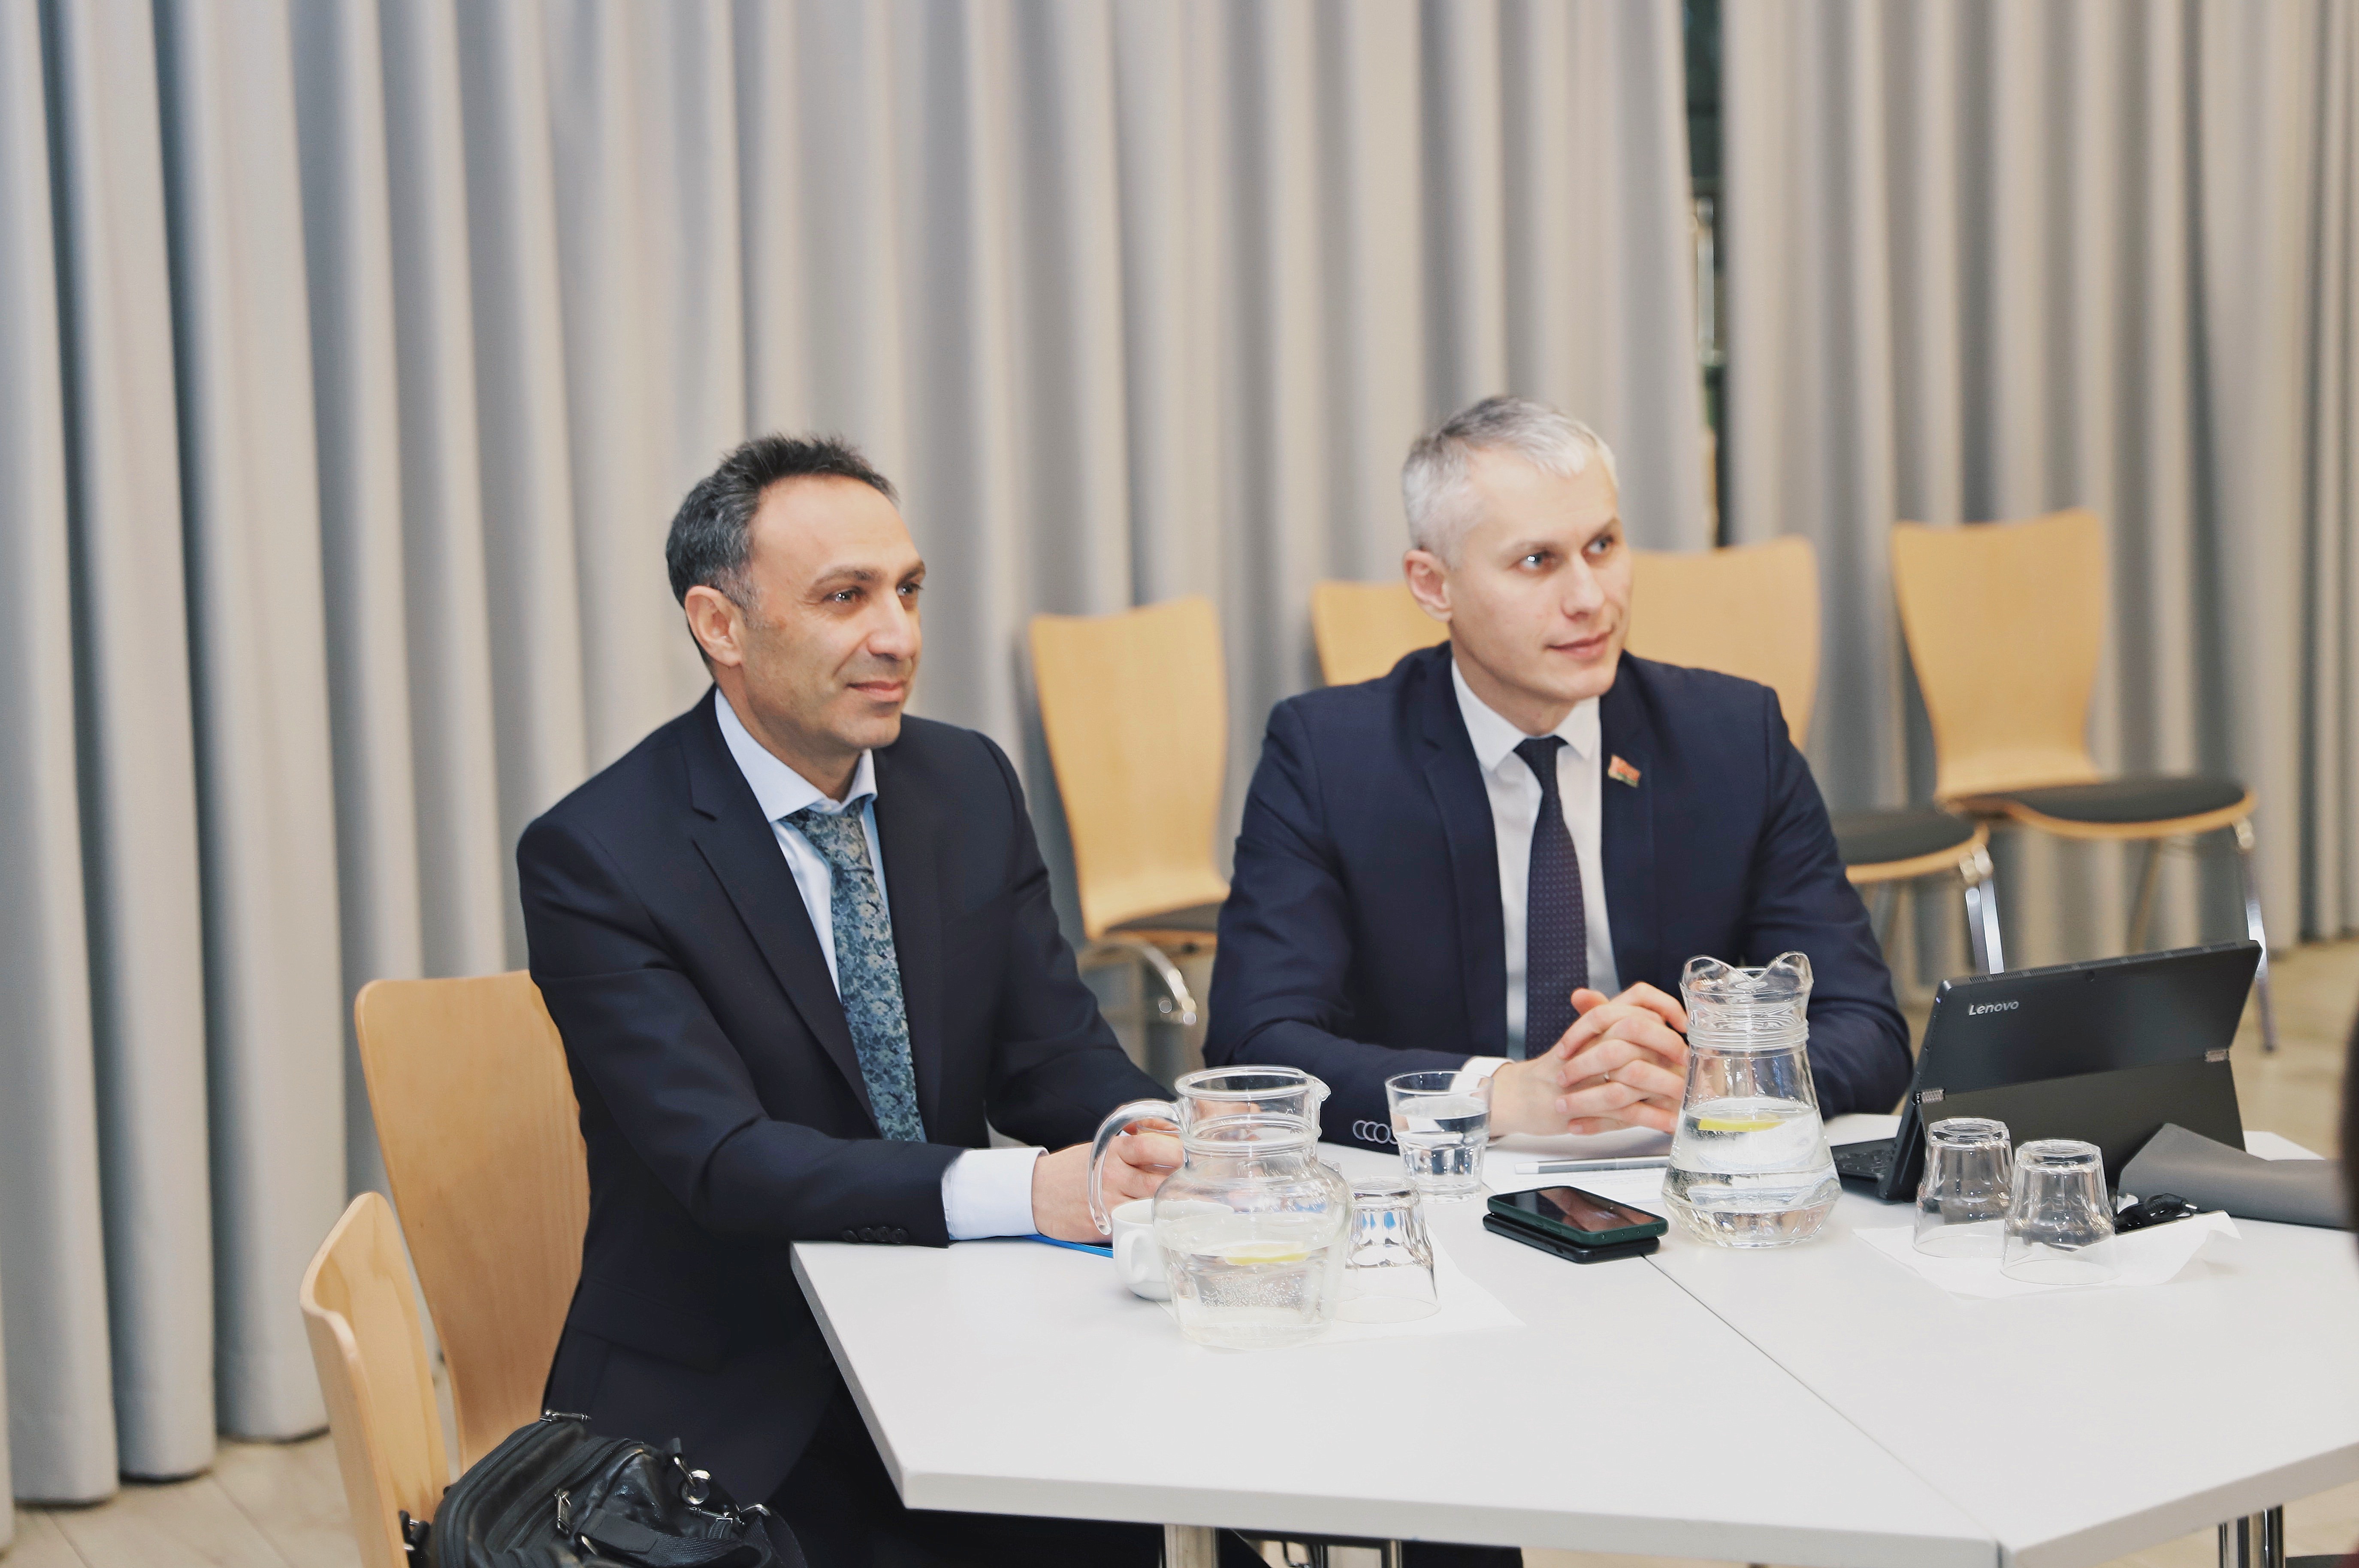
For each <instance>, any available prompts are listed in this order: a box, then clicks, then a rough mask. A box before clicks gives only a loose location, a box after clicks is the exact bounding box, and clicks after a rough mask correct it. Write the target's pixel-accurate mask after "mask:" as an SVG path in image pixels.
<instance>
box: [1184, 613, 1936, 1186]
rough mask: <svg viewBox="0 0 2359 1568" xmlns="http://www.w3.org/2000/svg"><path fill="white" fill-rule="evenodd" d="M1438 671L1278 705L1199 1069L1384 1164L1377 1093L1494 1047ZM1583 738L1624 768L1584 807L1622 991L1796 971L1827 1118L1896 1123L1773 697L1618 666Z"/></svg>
mask: <svg viewBox="0 0 2359 1568" xmlns="http://www.w3.org/2000/svg"><path fill="white" fill-rule="evenodd" d="M1450 658H1451V653H1450V645H1449V644H1448V643H1442V644H1441V645H1440V646H1438V647H1434V648H1428V649H1424V650H1421V651H1419V652H1418V653H1415V654H1410V655H1408V657H1407V658H1405V659H1403V660H1402V661H1401V662H1400V663H1399V664H1398V665H1395V666H1394V667H1393V671H1392V673H1391V674H1390V675H1387V676H1385V677H1383V678H1382V679H1380V680H1373V681H1368V682H1366V683H1364V684H1362V685H1359V686H1346V687H1328V688H1326V689H1324V690H1321V691H1311V692H1306V693H1304V694H1303V695H1301V696H1300V697H1290V698H1288V700H1286V701H1284V702H1281V703H1279V704H1278V705H1277V708H1275V709H1273V710H1272V711H1271V713H1270V716H1269V731H1268V734H1267V736H1266V739H1265V740H1264V741H1263V742H1262V754H1261V764H1260V766H1259V767H1258V768H1257V769H1256V771H1255V773H1254V781H1253V789H1252V792H1251V793H1250V794H1249V795H1247V796H1246V799H1245V823H1244V827H1243V829H1242V830H1241V831H1240V832H1239V833H1238V835H1237V850H1236V871H1235V876H1234V880H1233V881H1232V883H1231V887H1230V892H1229V899H1228V903H1226V904H1225V905H1223V908H1222V910H1221V935H1220V946H1219V950H1218V951H1219V957H1217V959H1216V960H1215V961H1214V966H1213V969H1212V1005H1211V1013H1212V1018H1211V1025H1210V1029H1209V1032H1208V1035H1207V1038H1206V1041H1205V1046H1204V1056H1205V1059H1206V1060H1207V1061H1208V1062H1211V1063H1212V1064H1213V1065H1229V1064H1235V1063H1247V1062H1253V1063H1263V1062H1266V1063H1276V1064H1280V1065H1289V1066H1297V1067H1301V1068H1303V1069H1305V1070H1307V1071H1309V1072H1310V1073H1314V1074H1316V1075H1317V1076H1319V1077H1321V1078H1322V1079H1324V1080H1325V1081H1326V1083H1327V1085H1328V1087H1329V1088H1330V1089H1331V1090H1332V1098H1330V1099H1329V1100H1328V1102H1327V1105H1326V1108H1325V1112H1324V1121H1325V1131H1326V1135H1327V1136H1328V1137H1329V1138H1331V1139H1333V1140H1335V1141H1350V1142H1359V1143H1362V1144H1377V1145H1381V1143H1382V1141H1383V1129H1384V1128H1385V1127H1386V1125H1387V1124H1388V1122H1389V1117H1388V1116H1387V1114H1386V1106H1385V1091H1384V1081H1385V1079H1386V1077H1388V1076H1391V1075H1393V1074H1396V1073H1408V1072H1417V1071H1421V1070H1427V1069H1440V1068H1455V1067H1458V1066H1461V1065H1463V1064H1464V1062H1465V1061H1466V1059H1467V1058H1468V1057H1469V1056H1502V1055H1505V1054H1506V1051H1507V998H1506V936H1505V935H1504V933H1503V930H1502V926H1501V924H1500V915H1499V858H1498V849H1497V840H1496V838H1495V835H1494V834H1493V831H1492V827H1491V805H1490V799H1489V796H1488V795H1486V794H1485V793H1484V787H1483V777H1482V773H1481V772H1480V771H1479V765H1478V764H1477V763H1476V762H1475V760H1474V748H1473V742H1472V741H1469V740H1468V739H1467V736H1466V723H1465V720H1464V719H1462V717H1461V716H1460V714H1459V711H1458V698H1457V694H1456V692H1455V691H1454V689H1453V688H1452V687H1451V679H1450ZM1599 719H1600V723H1601V728H1602V730H1603V744H1602V745H1601V746H1599V748H1598V752H1599V758H1598V765H1599V766H1600V767H1601V768H1603V767H1605V766H1606V765H1607V762H1608V759H1610V758H1614V757H1619V758H1621V759H1623V760H1624V761H1625V762H1628V763H1629V765H1630V766H1631V767H1633V768H1636V770H1637V771H1638V782H1637V784H1636V786H1635V787H1634V786H1632V785H1628V784H1622V783H1619V782H1616V781H1614V780H1613V779H1612V778H1611V776H1610V775H1609V776H1608V777H1607V778H1606V779H1604V780H1602V781H1601V783H1600V786H1599V787H1600V791H1601V797H1600V798H1601V800H1602V803H1603V810H1602V816H1603V823H1602V827H1603V833H1602V835H1601V838H1602V848H1603V855H1604V860H1605V866H1604V881H1605V907H1606V912H1607V916H1608V920H1609V922H1610V924H1611V926H1612V929H1613V936H1614V969H1615V971H1616V973H1617V974H1618V976H1619V977H1620V979H1621V981H1622V983H1623V984H1624V985H1625V986H1629V985H1635V984H1636V983H1637V982H1639V981H1641V980H1646V981H1650V982H1652V983H1653V984H1654V985H1656V986H1658V987H1660V988H1661V989H1663V990H1665V991H1667V992H1669V993H1670V994H1671V995H1673V996H1677V995H1678V994H1679V979H1680V969H1681V968H1683V967H1684V966H1685V965H1686V963H1687V961H1688V960H1689V959H1690V958H1691V957H1697V956H1698V955H1709V956H1711V957H1717V958H1723V959H1726V960H1727V961H1729V962H1731V963H1739V962H1745V963H1755V964H1759V963H1766V962H1767V961H1768V960H1769V959H1771V958H1774V957H1777V955H1778V954H1780V953H1782V952H1786V951H1788V950H1789V949H1799V951H1801V952H1803V953H1805V954H1807V955H1809V957H1810V968H1811V970H1812V973H1813V974H1814V976H1815V977H1816V983H1815V985H1814V986H1813V988H1812V989H1811V992H1810V1069H1811V1076H1812V1078H1813V1079H1814V1081H1815V1082H1816V1084H1817V1087H1818V1093H1819V1100H1820V1104H1821V1108H1823V1109H1824V1110H1825V1111H1826V1112H1827V1114H1829V1115H1836V1114H1839V1113H1841V1112H1843V1111H1851V1110H1867V1111H1882V1110H1887V1109H1889V1108H1891V1106H1892V1104H1893V1102H1894V1101H1895V1100H1897V1098H1899V1096H1900V1094H1901V1092H1902V1090H1903V1089H1904V1088H1906V1087H1907V1086H1908V1074H1909V1060H1908V1026H1907V1024H1906V1023H1905V1022H1903V1021H1902V1019H1901V1016H1900V1010H1899V1008H1898V1007H1897V1006H1896V1005H1895V1004H1894V1001H1893V997H1892V978H1891V976H1890V974H1889V973H1887V972H1886V969H1885V967H1884V958H1883V956H1882V954H1881V953H1880V952H1879V951H1878V949H1877V946H1876V943H1875V933H1874V931H1873V930H1872V929H1871V928H1870V925H1869V923H1868V918H1867V910H1866V908H1865V906H1864V905H1863V904H1862V903H1861V902H1860V899H1859V894H1858V893H1857V892H1854V890H1853V888H1852V885H1851V883H1850V882H1849V881H1847V880H1846V879H1845V878H1844V875H1843V859H1842V857H1841V856H1840V855H1839V854H1838V853H1837V852H1836V849H1835V840H1834V833H1833V830H1832V828H1831V827H1829V825H1828V822H1827V812H1826V807H1825V806H1824V805H1823V804H1822V803H1821V800H1820V799H1819V791H1818V786H1817V785H1816V784H1814V783H1812V782H1811V779H1810V764H1809V763H1808V762H1804V761H1803V760H1802V755H1801V753H1800V752H1797V751H1796V750H1795V749H1794V745H1793V742H1792V741H1790V740H1789V739H1788V736H1787V732H1786V720H1785V718H1784V716H1783V714H1782V713H1780V712H1779V710H1778V707H1777V694H1776V693H1775V692H1772V691H1771V690H1770V689H1769V688H1768V687H1763V686H1757V685H1756V684H1755V683H1753V682H1751V681H1747V680H1739V679H1738V678H1736V677H1735V676H1724V675H1716V674H1713V673H1712V672H1710V671H1707V670H1691V669H1682V668H1680V667H1679V666H1677V665H1659V664H1656V663H1653V662H1652V661H1650V660H1647V659H1637V658H1632V657H1630V656H1629V655H1627V654H1625V655H1623V658H1622V662H1621V668H1620V670H1619V672H1618V673H1617V674H1616V676H1615V677H1614V685H1613V687H1612V688H1611V689H1610V690H1608V691H1607V692H1606V694H1605V696H1604V697H1603V699H1602V700H1601V702H1600V704H1599ZM1355 1133H1356V1134H1357V1136H1355ZM1372 1133H1373V1134H1375V1136H1370V1134H1372Z"/></svg>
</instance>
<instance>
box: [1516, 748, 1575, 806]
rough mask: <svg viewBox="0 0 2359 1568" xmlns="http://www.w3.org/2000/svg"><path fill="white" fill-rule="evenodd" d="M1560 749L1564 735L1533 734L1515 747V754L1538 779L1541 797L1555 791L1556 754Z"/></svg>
mask: <svg viewBox="0 0 2359 1568" xmlns="http://www.w3.org/2000/svg"><path fill="white" fill-rule="evenodd" d="M1562 750H1564V737H1563V736H1561V735H1535V736H1533V737H1532V738H1531V739H1530V740H1528V741H1524V742H1523V743H1522V744H1520V745H1518V746H1517V748H1516V755H1517V756H1518V757H1521V758H1522V759H1523V760H1524V765H1525V766H1526V767H1528V768H1529V769H1531V770H1532V776H1533V777H1534V778H1536V779H1538V780H1539V781H1540V794H1541V795H1542V796H1543V797H1545V796H1548V795H1554V794H1555V793H1556V754H1557V753H1558V752H1560V751H1562Z"/></svg>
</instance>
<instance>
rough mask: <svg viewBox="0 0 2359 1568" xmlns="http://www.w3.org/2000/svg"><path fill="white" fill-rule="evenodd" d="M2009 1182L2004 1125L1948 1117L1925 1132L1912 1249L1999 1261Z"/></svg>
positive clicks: (2011, 1174)
mask: <svg viewBox="0 0 2359 1568" xmlns="http://www.w3.org/2000/svg"><path fill="white" fill-rule="evenodd" d="M2014 1183H2015V1173H2014V1155H2013V1152H2012V1151H2011V1150H2010V1149H2009V1147H2008V1139H2007V1132H2006V1122H2004V1121H1993V1120H1991V1119H1989V1118H1988V1117H1982V1116H1953V1117H1951V1118H1950V1119H1948V1120H1946V1121H1937V1122H1934V1123H1933V1124H1932V1125H1931V1126H1930V1127H1928V1128H1926V1129H1925V1179H1924V1180H1923V1181H1922V1182H1920V1183H1919V1184H1918V1185H1917V1250H1918V1251H1919V1252H1927V1253H1930V1254H1931V1255H1933V1256H1934V1257H1936V1258H1996V1257H1998V1256H1999V1254H2000V1253H2001V1252H2002V1251H2004V1250H2005V1249H2006V1234H2005V1232H2006V1207H2007V1200H2008V1197H2009V1195H2010V1194H2011V1192H2012V1190H2013V1187H2014Z"/></svg>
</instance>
